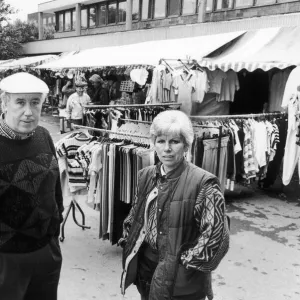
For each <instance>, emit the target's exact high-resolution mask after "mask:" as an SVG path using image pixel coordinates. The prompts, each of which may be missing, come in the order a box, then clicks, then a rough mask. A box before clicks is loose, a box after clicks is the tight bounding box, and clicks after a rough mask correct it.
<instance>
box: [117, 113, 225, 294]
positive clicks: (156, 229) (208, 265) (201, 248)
mask: <svg viewBox="0 0 300 300" xmlns="http://www.w3.org/2000/svg"><path fill="white" fill-rule="evenodd" d="M150 134H151V141H152V143H153V144H154V148H155V151H156V153H157V156H158V158H159V160H160V163H159V164H157V165H156V166H150V167H147V168H145V169H143V170H141V171H140V172H139V179H138V187H137V194H136V198H135V201H134V206H133V208H132V210H131V212H130V214H129V216H128V217H127V218H126V219H125V221H124V224H123V226H124V232H123V237H122V239H121V240H120V241H119V244H120V245H121V246H123V247H124V250H123V269H124V270H123V274H122V278H121V288H122V293H123V294H124V293H125V289H126V288H127V287H128V286H129V285H131V284H132V283H134V284H136V286H137V289H138V291H139V293H140V294H141V299H150V300H160V299H182V300H201V299H205V298H206V297H208V299H212V297H213V296H212V290H211V274H210V272H211V271H213V270H214V269H216V267H217V266H218V264H219V262H220V261H221V259H222V258H223V257H224V256H225V254H226V252H227V251H228V247H229V230H228V224H227V218H226V216H225V201H224V197H223V195H222V193H221V191H220V185H219V181H218V179H217V178H216V177H215V176H214V175H212V174H210V173H208V172H206V171H204V170H203V169H200V168H198V167H196V166H195V165H193V164H191V163H189V162H187V161H186V160H185V154H186V153H187V151H188V150H189V148H190V147H191V144H192V142H193V137H194V134H193V127H192V124H191V121H190V120H189V118H188V117H187V116H186V115H185V114H184V113H183V112H180V111H175V110H174V111H165V112H162V113H160V114H159V115H158V116H157V117H156V118H155V119H154V120H153V123H152V125H151V128H150Z"/></svg>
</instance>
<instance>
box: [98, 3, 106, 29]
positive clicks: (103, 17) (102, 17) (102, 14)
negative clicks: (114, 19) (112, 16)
mask: <svg viewBox="0 0 300 300" xmlns="http://www.w3.org/2000/svg"><path fill="white" fill-rule="evenodd" d="M106 11H107V10H106V5H100V7H99V26H103V25H106Z"/></svg>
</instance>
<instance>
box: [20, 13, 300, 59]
mask: <svg viewBox="0 0 300 300" xmlns="http://www.w3.org/2000/svg"><path fill="white" fill-rule="evenodd" d="M281 26H282V27H290V26H300V13H296V14H286V15H280V16H268V17H259V18H249V19H240V20H234V21H221V22H208V23H197V24H187V25H175V26H165V27H156V28H152V29H140V30H131V31H118V32H112V33H102V34H101V33H100V34H99V33H96V32H95V33H93V34H90V35H82V36H72V37H61V38H57V39H53V40H43V41H35V42H30V43H27V44H24V51H25V54H36V55H37V54H46V53H59V52H68V51H78V50H83V49H88V48H95V47H104V46H118V45H127V44H134V43H139V42H146V41H151V40H164V39H176V38H183V37H193V36H201V35H209V34H218V33H226V32H233V31H240V30H257V29H260V28H268V27H281ZM95 31H96V29H95ZM90 33H91V31H90ZM73 34H74V32H73Z"/></svg>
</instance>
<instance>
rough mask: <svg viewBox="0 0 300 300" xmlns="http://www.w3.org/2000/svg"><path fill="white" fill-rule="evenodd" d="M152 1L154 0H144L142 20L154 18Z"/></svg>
mask: <svg viewBox="0 0 300 300" xmlns="http://www.w3.org/2000/svg"><path fill="white" fill-rule="evenodd" d="M152 1H153V0H143V1H142V20H147V19H151V18H152V13H151V12H152Z"/></svg>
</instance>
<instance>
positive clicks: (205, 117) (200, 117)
mask: <svg viewBox="0 0 300 300" xmlns="http://www.w3.org/2000/svg"><path fill="white" fill-rule="evenodd" d="M283 115H285V113H283V112H273V113H260V114H241V115H219V116H190V118H191V119H196V120H199V119H201V120H207V119H249V118H259V117H268V116H283Z"/></svg>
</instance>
